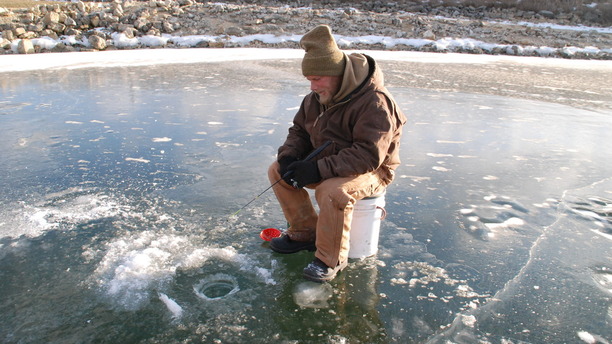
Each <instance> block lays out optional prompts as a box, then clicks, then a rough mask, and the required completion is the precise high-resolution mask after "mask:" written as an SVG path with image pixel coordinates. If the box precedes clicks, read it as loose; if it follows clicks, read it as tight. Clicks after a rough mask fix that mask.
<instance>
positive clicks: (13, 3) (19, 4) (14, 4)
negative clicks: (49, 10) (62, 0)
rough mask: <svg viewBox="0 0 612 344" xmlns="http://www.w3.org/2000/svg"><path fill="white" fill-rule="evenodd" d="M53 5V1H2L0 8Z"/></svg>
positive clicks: (0, 1) (0, 0)
mask: <svg viewBox="0 0 612 344" xmlns="http://www.w3.org/2000/svg"><path fill="white" fill-rule="evenodd" d="M48 3H52V2H51V1H34V0H0V7H5V8H30V7H34V6H38V5H42V4H48Z"/></svg>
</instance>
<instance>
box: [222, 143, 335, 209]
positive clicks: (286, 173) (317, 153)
mask: <svg viewBox="0 0 612 344" xmlns="http://www.w3.org/2000/svg"><path fill="white" fill-rule="evenodd" d="M331 143H332V142H331V141H327V142H325V143H324V144H322V145H321V147H319V148H317V149H315V150H314V151H312V153H310V154H308V156H307V157H306V158H304V160H302V161H310V160H312V159H313V158H314V157H315V156H317V155H319V153H321V152H322V151H323V150H324V149H325V148H327V146H329V145H331ZM291 173H293V170H291V171H287V172H285V174H284V175H283V176H282V177H281V178H280V179H279V180H277V181H275V182H274V184H272V185H270V186H269V187H268V188H267V189H265V190H264V191H262V192H261V193H260V194H259V195H257V196H255V198H253V199H252V200H250V201H249V203H247V204H245V205H244V206H243V207H242V208H240V209H238V210H237V211H236V212H235V213H233V214H232V215H230V217H232V216H235V215H236V214H238V213H239V212H240V211H242V209H244V208H246V207H248V206H249V205H250V204H251V203H253V202H255V200H257V199H258V198H259V197H261V195H263V194H264V193H266V191H268V190H270V189H271V188H272V187H274V185H276V184H278V183H280V181H281V180H283V179H284V178H287V177H289V176H290V175H291Z"/></svg>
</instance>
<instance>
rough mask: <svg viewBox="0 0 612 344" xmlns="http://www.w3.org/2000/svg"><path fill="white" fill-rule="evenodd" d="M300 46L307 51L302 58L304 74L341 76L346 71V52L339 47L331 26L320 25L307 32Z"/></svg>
mask: <svg viewBox="0 0 612 344" xmlns="http://www.w3.org/2000/svg"><path fill="white" fill-rule="evenodd" d="M300 46H301V47H302V48H303V49H304V50H305V51H306V53H305V54H304V59H303V60H302V74H304V76H309V75H319V76H339V75H342V74H343V73H344V65H345V61H344V53H343V52H342V51H340V49H339V48H338V45H337V44H336V41H335V40H334V37H333V36H332V33H331V29H330V28H329V26H327V25H319V26H317V27H316V28H314V29H312V30H311V31H309V32H308V33H306V34H305V35H304V37H302V39H301V40H300Z"/></svg>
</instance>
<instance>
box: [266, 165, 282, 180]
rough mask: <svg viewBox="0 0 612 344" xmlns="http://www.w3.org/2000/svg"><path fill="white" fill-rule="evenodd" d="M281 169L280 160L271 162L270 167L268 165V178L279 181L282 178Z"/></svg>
mask: <svg viewBox="0 0 612 344" xmlns="http://www.w3.org/2000/svg"><path fill="white" fill-rule="evenodd" d="M279 169H280V166H279V164H278V161H274V162H273V163H272V164H270V167H268V179H270V181H277V180H279V179H280V172H279Z"/></svg>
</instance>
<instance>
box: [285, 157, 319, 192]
mask: <svg viewBox="0 0 612 344" xmlns="http://www.w3.org/2000/svg"><path fill="white" fill-rule="evenodd" d="M287 170H289V171H292V172H293V173H291V175H290V176H291V178H290V179H291V183H289V185H293V187H294V188H296V189H301V188H303V187H304V186H306V185H309V184H314V183H317V182H319V181H321V174H320V173H319V167H317V162H316V161H296V162H294V163H291V165H289V166H288V167H287Z"/></svg>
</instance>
